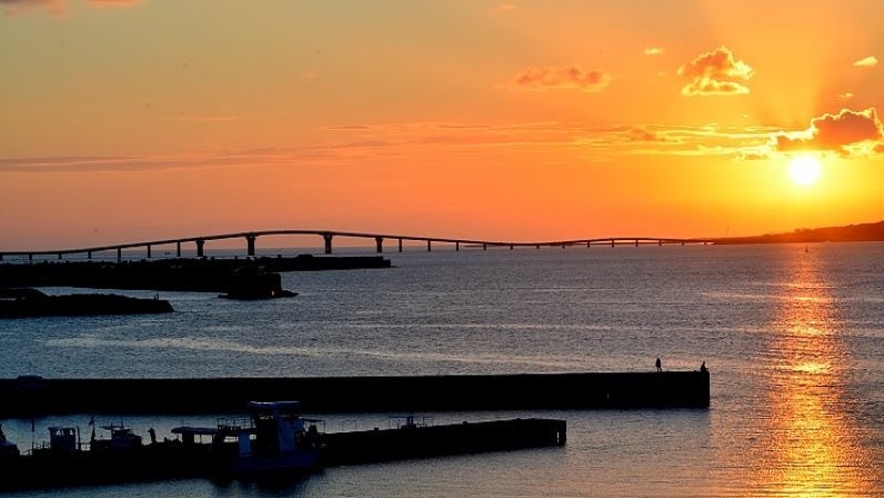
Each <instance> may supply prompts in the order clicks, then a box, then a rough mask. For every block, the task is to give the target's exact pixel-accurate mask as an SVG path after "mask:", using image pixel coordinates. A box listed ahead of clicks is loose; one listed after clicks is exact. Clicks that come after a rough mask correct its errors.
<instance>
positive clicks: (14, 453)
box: [0, 424, 21, 459]
mask: <svg viewBox="0 0 884 498" xmlns="http://www.w3.org/2000/svg"><path fill="white" fill-rule="evenodd" d="M19 456H21V452H20V451H19V449H18V445H17V444H15V443H13V442H12V441H10V440H8V439H6V434H4V433H3V425H2V424H0V459H5V458H18V457H19Z"/></svg>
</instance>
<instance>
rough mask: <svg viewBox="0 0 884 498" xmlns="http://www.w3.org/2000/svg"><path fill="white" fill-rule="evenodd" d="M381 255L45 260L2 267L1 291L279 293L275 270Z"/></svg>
mask: <svg viewBox="0 0 884 498" xmlns="http://www.w3.org/2000/svg"><path fill="white" fill-rule="evenodd" d="M390 266H391V264H390V260H388V259H385V258H383V257H380V256H352V257H333V256H321V257H317V256H312V255H309V254H302V255H299V256H296V257H282V256H279V257H272V258H271V257H260V258H244V259H239V258H234V259H214V258H197V259H188V258H175V259H156V260H138V261H97V260H94V261H92V260H90V261H43V262H36V263H26V264H23V263H4V264H0V287H84V288H93V289H130V290H134V289H140V290H158V291H194V292H219V293H220V292H223V293H228V294H231V295H232V296H237V295H244V296H245V297H250V296H257V297H261V296H267V297H276V296H279V295H281V294H282V288H281V278H280V276H279V274H278V272H289V271H321V270H350V269H363V268H389V267H390Z"/></svg>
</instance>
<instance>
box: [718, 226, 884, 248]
mask: <svg viewBox="0 0 884 498" xmlns="http://www.w3.org/2000/svg"><path fill="white" fill-rule="evenodd" d="M863 241H884V221H879V222H877V223H863V224H859V225H848V226H842V227H825V228H800V229H798V230H795V231H794V232H791V233H777V234H766V235H755V236H752V237H728V238H722V239H715V243H716V244H775V243H784V242H800V243H804V244H806V243H810V242H863Z"/></svg>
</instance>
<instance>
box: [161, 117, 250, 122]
mask: <svg viewBox="0 0 884 498" xmlns="http://www.w3.org/2000/svg"><path fill="white" fill-rule="evenodd" d="M169 121H185V122H190V123H221V122H224V121H236V116H174V117H171V118H169Z"/></svg>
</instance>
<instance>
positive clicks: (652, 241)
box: [0, 230, 715, 261]
mask: <svg viewBox="0 0 884 498" xmlns="http://www.w3.org/2000/svg"><path fill="white" fill-rule="evenodd" d="M279 235H312V236H319V237H321V238H322V241H323V245H324V250H325V254H331V253H332V241H333V240H334V239H335V238H336V237H338V238H356V239H369V240H374V242H375V248H376V251H377V252H378V253H382V252H384V241H385V240H395V241H398V249H399V252H402V246H403V243H404V242H411V243H414V242H418V243H426V245H427V251H432V250H433V244H434V243H435V244H449V245H454V250H455V251H460V248H461V246H463V247H465V248H466V247H473V248H479V247H481V248H482V250H487V249H488V248H489V247H498V248H499V247H509V248H510V249H513V248H516V247H534V248H536V249H540V248H541V247H561V248H565V247H570V246H586V247H587V248H589V247H592V246H610V247H615V246H620V245H628V246H635V247H638V246H640V245H656V246H663V245H681V246H685V245H704V246H705V245H708V244H714V243H715V240H714V239H703V238H700V239H696V238H694V239H678V238H659V237H603V238H593V239H572V240H553V241H542V242H506V241H499V240H496V241H495V240H478V239H454V238H445V237H424V236H414V235H393V234H378V233H363V232H341V231H334V230H260V231H254V232H237V233H224V234H216V235H199V236H196V237H184V238H178V239H164V240H151V241H144V242H131V243H126V244H115V245H104V246H96V247H85V248H79V249H61V250H45V251H0V261H2V260H3V258H9V257H27V258H28V260H33V259H34V257H35V256H43V257H46V256H57V258H58V259H63V257H64V256H71V255H85V256H86V258H87V259H92V256H93V254H96V253H107V252H111V253H112V252H116V255H117V259H122V258H123V250H130V249H138V248H144V250H145V255H146V257H147V258H151V257H152V254H153V251H152V249H153V248H154V247H157V246H172V245H174V246H175V248H176V256H177V257H179V258H180V257H181V248H182V245H184V244H194V245H195V247H196V256H197V257H198V258H202V257H204V256H205V248H206V243H207V242H210V241H219V240H230V239H244V240H245V243H246V255H247V256H255V246H256V243H257V240H258V237H269V236H279Z"/></svg>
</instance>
